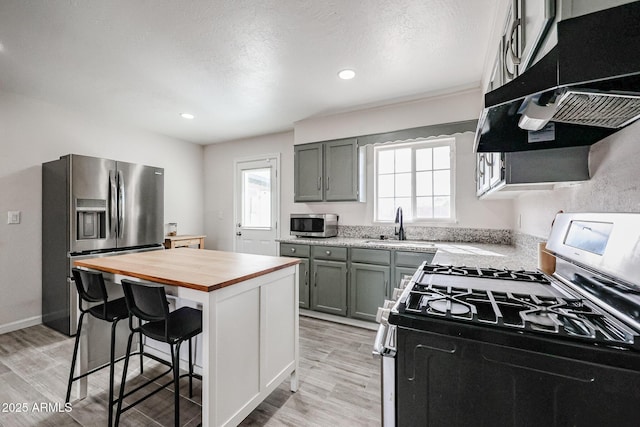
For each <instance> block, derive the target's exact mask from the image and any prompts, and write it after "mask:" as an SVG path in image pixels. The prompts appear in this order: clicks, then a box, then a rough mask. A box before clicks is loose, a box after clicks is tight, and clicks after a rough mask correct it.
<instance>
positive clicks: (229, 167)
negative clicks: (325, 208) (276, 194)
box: [204, 131, 293, 251]
mask: <svg viewBox="0 0 640 427" xmlns="http://www.w3.org/2000/svg"><path fill="white" fill-rule="evenodd" d="M278 153H280V171H279V174H280V175H279V176H280V194H281V196H280V199H281V203H280V206H281V207H280V221H279V223H280V224H286V226H287V227H288V221H289V213H290V212H291V205H292V204H293V131H290V132H284V133H277V134H273V135H263V136H259V137H255V138H248V139H241V140H235V141H228V142H223V143H218V144H211V145H207V146H206V147H205V149H204V191H205V196H204V200H205V202H204V228H205V234H206V235H207V238H206V240H205V246H206V247H207V249H218V250H225V251H231V250H233V239H234V236H235V234H234V233H235V226H234V223H235V220H234V218H233V175H234V161H235V160H238V159H243V158H250V157H254V156H260V155H263V154H278ZM288 230H289V229H288V228H287V229H286V233H288V232H289V231H288ZM283 234H284V232H283Z"/></svg>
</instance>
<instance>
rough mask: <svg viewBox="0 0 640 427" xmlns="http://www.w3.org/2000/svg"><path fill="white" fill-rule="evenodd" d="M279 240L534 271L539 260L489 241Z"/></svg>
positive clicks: (346, 238) (462, 263)
mask: <svg viewBox="0 0 640 427" xmlns="http://www.w3.org/2000/svg"><path fill="white" fill-rule="evenodd" d="M278 241H279V242H281V243H293V244H301V245H316V246H342V247H351V248H369V249H390V250H391V249H392V250H403V251H414V252H432V253H433V252H436V251H437V252H436V256H435V258H434V259H433V263H434V264H449V265H467V266H474V267H494V268H510V269H521V268H524V269H527V270H535V269H536V268H537V263H538V261H537V259H536V258H535V257H532V256H531V251H523V250H521V249H520V248H518V247H516V246H510V245H496V244H489V243H462V242H422V241H409V240H405V241H398V240H375V239H358V238H351V237H329V238H326V239H310V238H302V237H298V238H296V237H291V238H285V239H279V240H278Z"/></svg>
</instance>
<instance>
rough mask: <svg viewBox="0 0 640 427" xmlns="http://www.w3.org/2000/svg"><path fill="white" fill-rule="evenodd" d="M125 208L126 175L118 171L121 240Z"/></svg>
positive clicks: (119, 236) (119, 231)
mask: <svg viewBox="0 0 640 427" xmlns="http://www.w3.org/2000/svg"><path fill="white" fill-rule="evenodd" d="M124 208H125V194H124V175H123V174H122V171H118V238H120V239H121V238H122V236H123V235H124Z"/></svg>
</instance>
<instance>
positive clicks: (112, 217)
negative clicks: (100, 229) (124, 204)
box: [109, 171, 118, 235]
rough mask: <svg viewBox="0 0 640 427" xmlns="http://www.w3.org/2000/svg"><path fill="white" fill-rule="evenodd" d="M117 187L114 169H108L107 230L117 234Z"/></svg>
mask: <svg viewBox="0 0 640 427" xmlns="http://www.w3.org/2000/svg"><path fill="white" fill-rule="evenodd" d="M117 195H118V189H117V186H116V175H115V171H109V231H110V233H113V235H117V232H118V228H117V222H116V218H117V215H118V201H117Z"/></svg>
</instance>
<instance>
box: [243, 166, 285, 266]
mask: <svg viewBox="0 0 640 427" xmlns="http://www.w3.org/2000/svg"><path fill="white" fill-rule="evenodd" d="M279 163H280V162H279V156H277V155H273V156H267V157H266V158H265V157H262V158H260V159H259V160H257V159H254V160H243V161H237V162H236V179H235V189H234V194H235V207H234V211H235V225H236V227H235V228H236V229H235V233H236V235H235V242H234V248H235V251H236V252H244V253H250V254H258V255H274V256H275V255H277V253H278V249H277V243H276V239H277V238H278V216H279V212H280V210H279V196H278V189H279V188H280V186H279V185H278V165H279Z"/></svg>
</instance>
